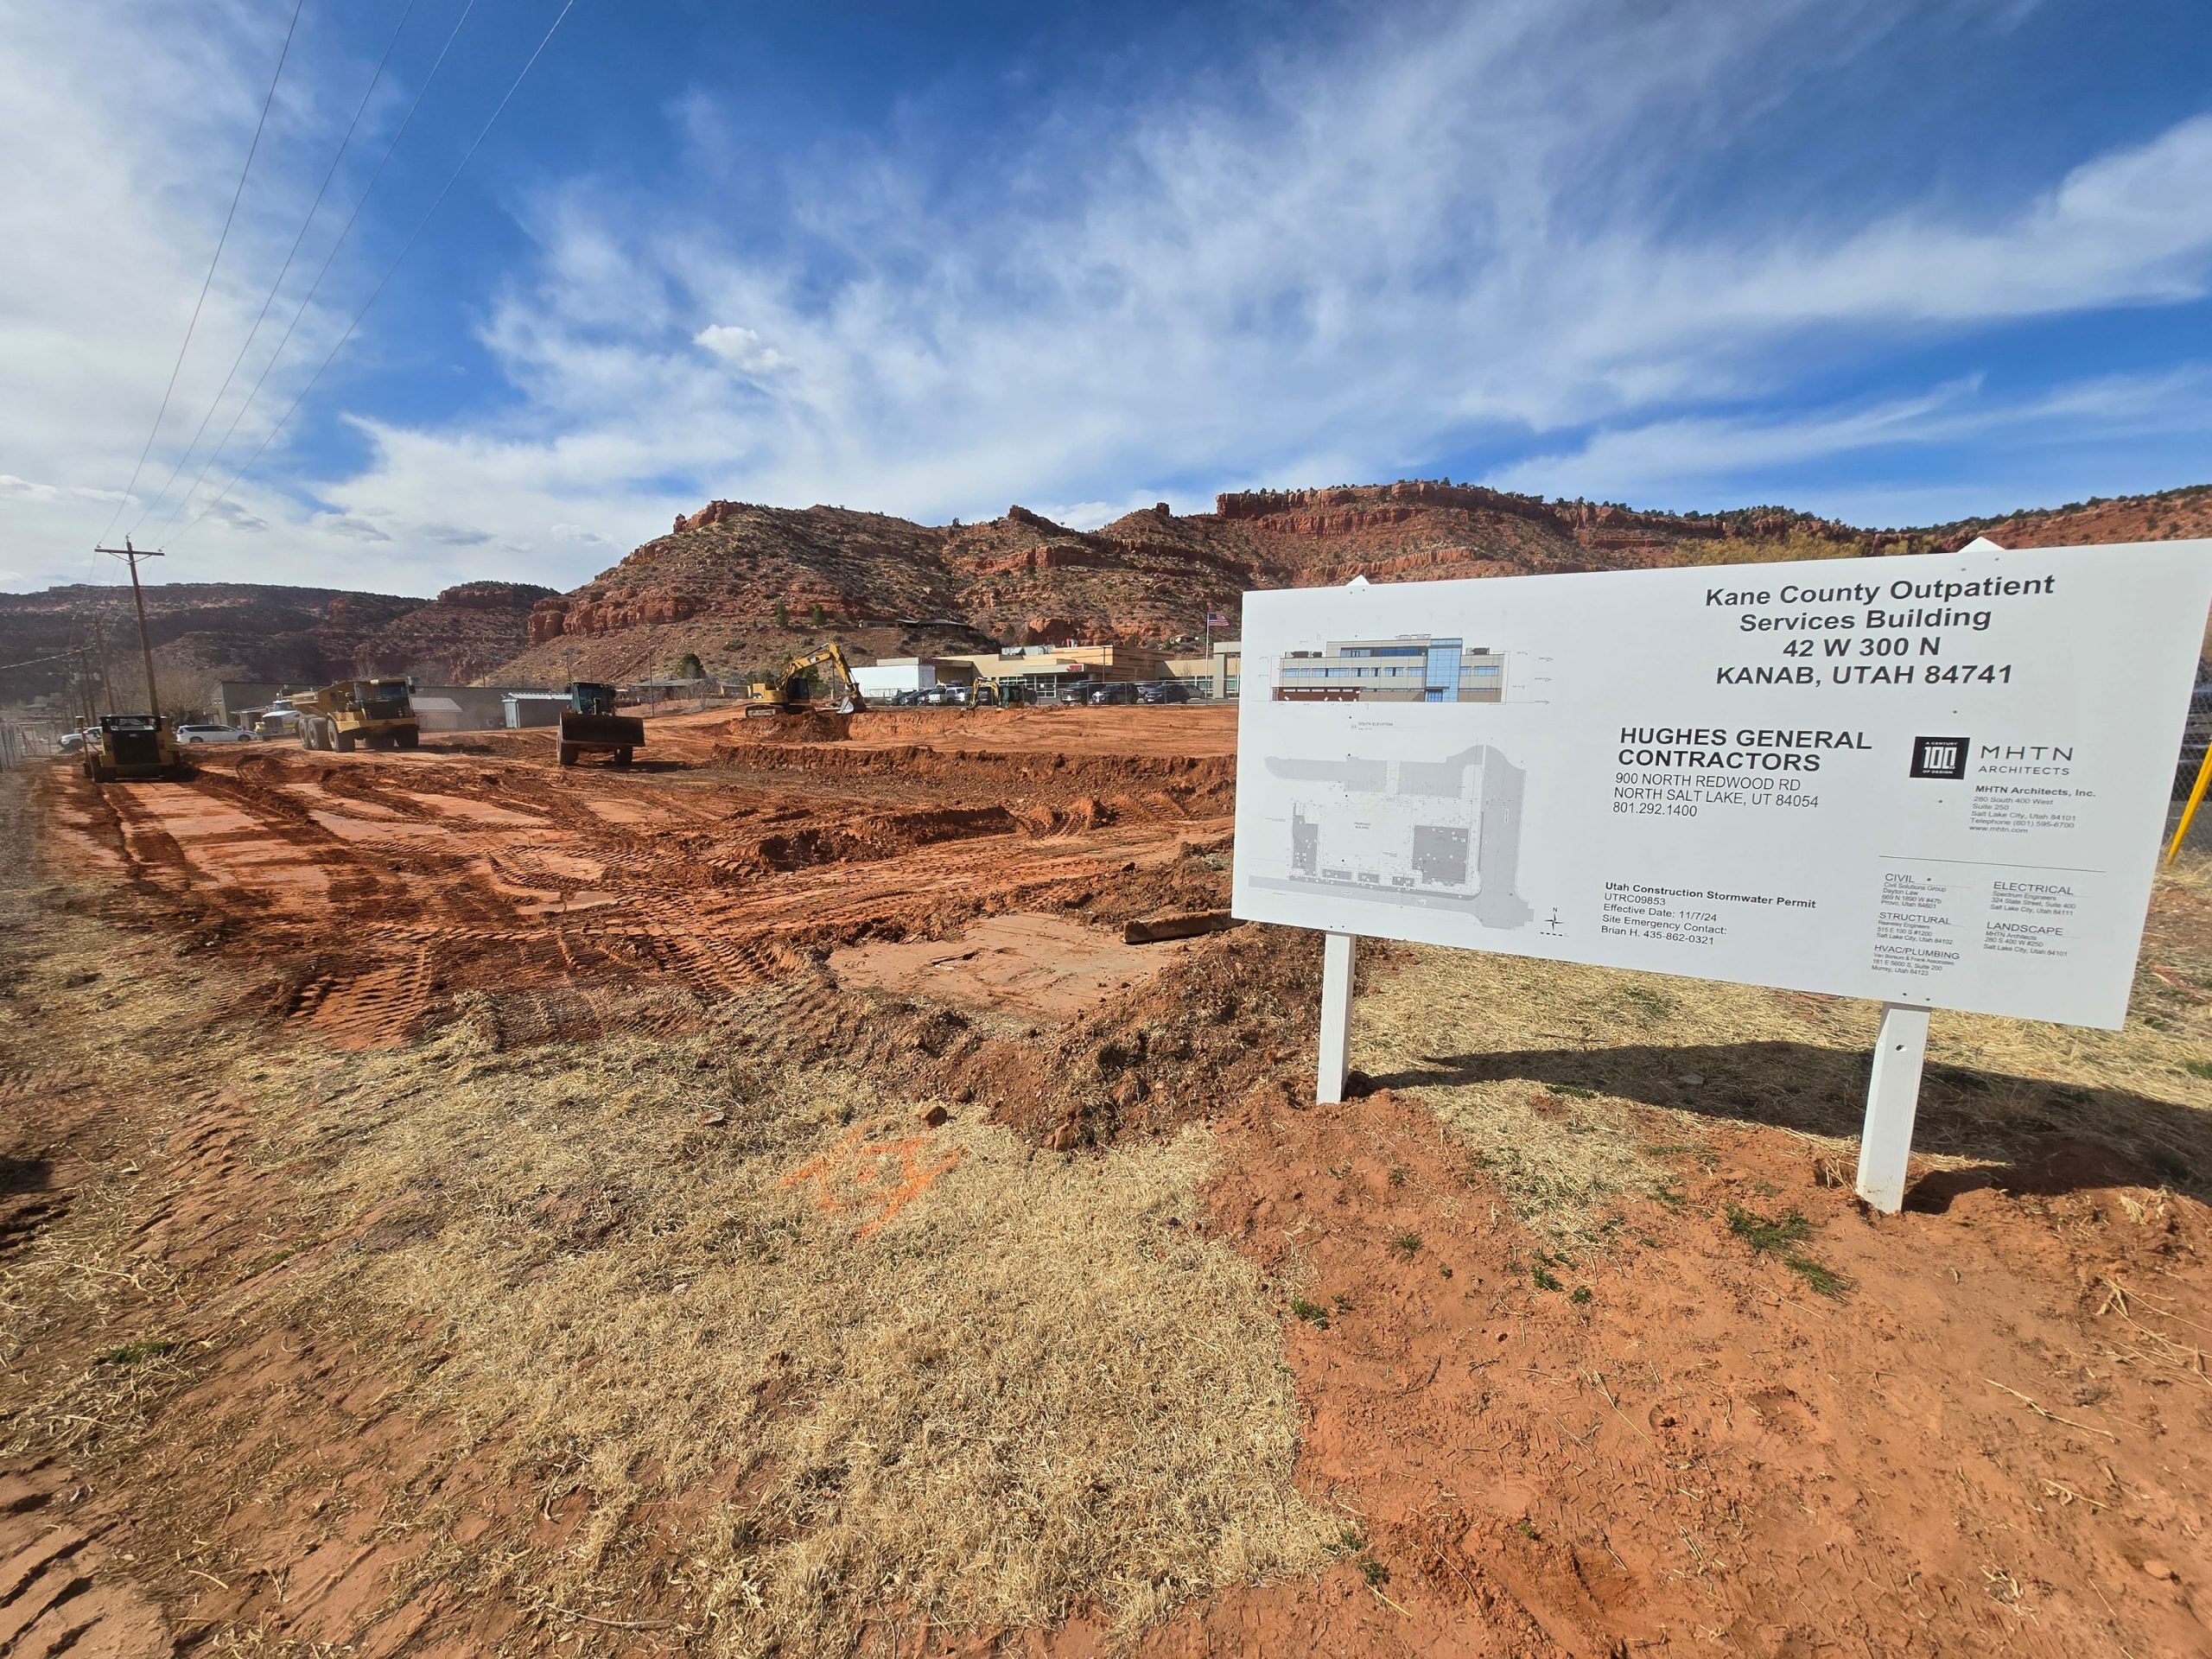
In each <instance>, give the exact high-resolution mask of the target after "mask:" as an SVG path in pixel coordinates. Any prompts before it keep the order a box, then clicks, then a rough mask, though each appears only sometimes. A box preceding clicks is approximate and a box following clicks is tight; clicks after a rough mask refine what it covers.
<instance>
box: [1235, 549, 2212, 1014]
mask: <svg viewBox="0 0 2212 1659" xmlns="http://www.w3.org/2000/svg"><path fill="white" fill-rule="evenodd" d="M2208 604H2212V543H2209V542H2201V541H2200V542H2160V543H2138V544H2134V545H2128V546H2107V547H2094V548H2056V549H2041V550H2032V551H2021V552H2008V551H2004V550H1997V549H1993V548H1990V547H1988V546H1987V545H1986V543H1984V544H1980V545H1978V546H1975V547H1972V548H1968V549H1967V550H1963V551H1961V552H1959V553H1955V554H1948V555H1942V556H1917V557H1891V558H1852V559H1835V560H1821V561H1816V562H1813V563H1799V564H1764V565H1729V566H1721V567H1704V568H1694V569H1666V570H1640V571H1628V572H1615V573H1608V574H1603V575H1560V576H1516V577H1497V578H1489V579H1484V580H1481V581H1471V582H1413V583H1403V584H1395V585H1372V586H1370V585H1355V586H1353V587H1351V588H1296V589H1290V590H1287V591H1281V592H1272V593H1255V594H1249V595H1248V596H1247V598H1246V601H1245V607H1244V640H1243V679H1242V689H1241V693H1240V697H1241V706H1240V709H1239V723H1238V735H1237V752H1238V758H1239V765H1238V768H1237V794H1236V899H1235V908H1236V914H1237V915H1239V916H1240V917H1244V918H1249V919H1252V920H1257V921H1268V922H1280V923H1285V924H1288V925H1294V926H1301V927H1313V928H1321V929H1325V930H1328V931H1336V932H1344V933H1359V934H1368V935H1373V936H1379V937H1385V938H1405V939H1416V940H1422V941H1426V942H1427V943H1431V944H1450V945H1461V946H1467V947H1471V948H1474V949H1478V950H1504V951H1510V952H1513V953H1516V954H1518V955H1524V956H1535V957H1553V958H1556V959H1560V960H1565V961H1573V962H1586V963H1600V964H1604V965H1606V966H1611V967H1620V968H1633V969H1649V970H1653V971H1656V972H1662V973H1674V974H1686V975H1693V976H1699V977H1702V978H1708V979H1722V980H1734V981H1739V982H1745V983H1751V984H1766V985H1777V986H1784V987H1789V988H1795V989H1801V990H1811V991H1825V992H1831V993H1834V994H1838V995H1849V996H1864V997H1873V998H1878V999H1880V1000H1882V1001H1890V1002H1899V1003H1906V1004H1912V1005H1918V1006H1926V1007H1956V1008H1969V1009H1974V1010H1978V1011H1980V1012H1984V1013H1992V1014H2014V1015H2018V1016H2022V1017H2024V1018H2031V1019H2043V1020H2063V1021H2066V1022H2069V1023H2072V1024H2080V1025H2092V1026H2104V1027H2117V1026H2118V1025H2119V1024H2120V1021H2121V1019H2122V1017H2123V1015H2124V1014H2125V1013H2126V1005H2127V994H2128V988H2129V985H2130V983H2131V981H2132V978H2133V971H2134V963H2135V954H2136V949H2137V946H2138V944H2139V940H2140V938H2141V933H2142V926H2143V917H2144V912H2145V906H2146V905H2147V903H2148V901H2149V895H2150V887H2151V878H2152V868H2153V865H2154V862H2155V859H2156V856H2157V851H2158V836H2159V831H2160V829H2161V827H2162V825H2163V823H2164V816H2165V806H2166V802H2167V798H2168V796H2169V794H2170V792H2171V785H2172V782H2173V777H2174V765H2175V760H2174V757H2175V754H2176V752H2177V747H2178V746H2179V742H2180V737H2181V728H2182V721H2183V717H2184V714H2185V711H2186V709H2187V706H2188V702H2189V696H2190V685H2191V683H2192V682H2193V679H2194V677H2195V671H2196V659H2197V654H2198V651H2199V649H2200V647H2201V645H2202V633H2203V626H2204V618H2205V612H2206V607H2207V606H2208Z"/></svg>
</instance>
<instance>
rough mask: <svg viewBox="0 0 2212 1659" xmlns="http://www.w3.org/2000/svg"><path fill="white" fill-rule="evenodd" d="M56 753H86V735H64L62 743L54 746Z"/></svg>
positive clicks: (62, 735)
mask: <svg viewBox="0 0 2212 1659" xmlns="http://www.w3.org/2000/svg"><path fill="white" fill-rule="evenodd" d="M84 752H85V734H83V733H82V732H64V733H62V734H61V741H60V742H59V743H56V744H55V745H54V753H56V754H82V753H84Z"/></svg>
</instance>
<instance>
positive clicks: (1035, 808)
mask: <svg viewBox="0 0 2212 1659" xmlns="http://www.w3.org/2000/svg"><path fill="white" fill-rule="evenodd" d="M742 747H743V749H744V753H742V755H741V757H740V760H739V762H738V763H737V764H733V765H730V766H717V767H715V768H713V769H710V770H709V771H706V772H668V773H661V774H629V775H620V774H607V775H601V774H600V773H597V772H591V773H583V772H569V773H563V772H550V771H549V772H543V773H540V772H533V771H531V770H528V769H526V768H522V767H518V766H512V765H511V764H507V765H487V764H486V763H485V762H483V761H481V760H475V759H463V758H460V757H455V756H450V755H439V754H437V753H434V752H432V753H415V754H404V755H400V754H394V755H386V754H375V755H363V754H357V755H352V756H346V757H343V758H333V757H327V756H321V755H317V756H314V757H308V756H306V755H294V754H292V753H288V752H283V751H276V752H270V751H257V752H253V753H247V754H245V755H243V756H239V757H237V758H235V759H234V760H230V763H229V764H227V765H226V764H219V763H211V764H208V765H207V766H203V767H202V768H201V769H200V772H198V774H197V775H196V776H195V777H194V779H192V780H191V781H189V782H188V783H185V784H181V785H140V786H132V787H121V788H110V789H107V790H99V789H97V788H95V787H94V786H93V785H90V784H89V783H86V782H83V781H82V780H80V779H77V780H67V781H64V782H63V783H62V784H61V785H60V786H59V794H60V799H59V800H57V801H56V803H55V805H56V806H57V807H66V808H67V810H70V811H71V812H73V813H77V814H81V815H84V816H86V817H87V819H88V820H89V821H91V822H92V823H101V824H105V826H107V833H108V835H109V836H110V838H111V839H112V841H113V843H114V844H115V845H116V846H117V848H118V849H119V854H120V855H121V856H122V857H123V858H124V861H125V867H126V871H127V886H128V888H129V890H130V895H131V902H129V903H126V904H125V905H124V906H119V907H117V908H115V909H113V910H111V912H110V916H111V919H116V920H135V921H137V923H139V924H140V925H144V924H145V923H148V922H151V923H152V924H153V925H156V927H160V928H164V929H176V928H183V929H188V930H191V931H194V932H195V933H196V934H197V935H199V936H200V938H202V940H203V941H204V942H206V943H209V944H219V945H226V946H232V947H237V948H239V949H241V950H244V951H245V954H246V955H247V956H248V957H251V959H252V960H253V962H254V963H255V964H256V966H257V969H259V971H260V973H261V975H262V976H263V979H262V981H261V986H262V988H261V989H260V990H259V991H258V992H257V993H256V994H255V998H256V1000H257V1001H258V1004H259V1006H261V1007H265V1008H267V1009H268V1010H269V1011H270V1012H272V1013H274V1014H277V1015H278V1016H280V1017H282V1018H284V1019H287V1020H293V1021H296V1022H297V1023H298V1024H300V1026H301V1027H302V1028H303V1029H306V1030H308V1031H311V1032H314V1033H316V1034H317V1035H319V1036H321V1037H322V1038H324V1039H327V1040H328V1041H331V1042H333V1043H334V1044H337V1045H339V1046H346V1047H367V1046H382V1045H386V1044H390V1043H394V1042H398V1041H402V1040H404V1039H405V1038H406V1037H407V1036H408V1035H410V1033H413V1032H415V1031H417V1030H419V1029H421V1028H422V1027H423V1026H424V1025H425V1024H426V1023H428V1022H429V1021H430V1020H433V1019H435V1018H436V1017H438V1016H439V1015H440V1014H441V1013H442V1012H443V1011H446V1010H449V1009H450V1008H451V1007H453V1006H454V1003H455V1001H456V1000H457V999H458V998H460V997H461V996H462V995H467V994H470V993H477V992H481V993H486V994H488V995H490V996H491V997H492V998H493V1001H494V1002H495V1003H496V1004H501V1005H511V1006H506V1011H505V1014H503V1015H502V1018H501V1023H502V1028H503V1031H505V1032H506V1033H508V1034H510V1035H512V1037H513V1039H515V1040H533V1038H532V1036H531V1033H543V1036H545V1037H583V1036H588V1035H592V1034H595V1033H598V1032H601V1031H604V1030H607V1029H611V1028H614V1027H640V1028H647V1029H654V1030H670V1029H674V1028H677V1027H680V1026H682V1025H683V1024H684V1023H685V1022H687V1021H690V1020H696V1019H697V1018H699V1017H700V1016H701V1014H702V1011H703V1009H704V1008H705V1007H708V1006H710V1005H711V1004H713V1003H715V1002H716V1001H721V1000H722V999H724V998H726V997H728V996H729V995H733V994H734V993H736V992H738V991H741V990H743V989H745V988H749V987H753V986H758V985H759V984H760V983H762V982H764V981H766V980H771V979H774V978H777V977H779V976H785V975H788V974H790V973H791V972H793V971H794V970H795V969H797V968H798V967H799V966H801V965H803V964H804V963H805V962H806V961H808V960H809V959H810V958H811V957H818V956H820V955H821V954H822V953H823V952H825V951H827V950H829V949H832V948H834V947H836V946H837V945H840V944H848V943H851V942H853V941H855V940H858V939H864V938H906V937H909V936H911V935H912V934H913V933H914V932H916V931H925V932H927V931H942V930H943V929H944V928H947V927H951V926H957V925H960V924H961V923H962V922H963V921H965V920H966V919H968V918H971V917H973V916H976V915H979V914H985V913H989V912H994V911H998V910H1003V909H1007V908H1013V907H1017V906H1023V905H1028V904H1036V903H1040V902H1046V903H1050V902H1054V901H1055V895H1065V894H1070V893H1085V894H1088V893H1096V892H1098V891H1101V890H1105V889H1110V888H1111V887H1112V886H1113V885H1114V883H1115V882H1116V881H1117V880H1122V879H1124V878H1128V877H1130V876H1134V875H1137V874H1140V873H1141V872H1142V871H1144V870H1147V869H1149V868H1153V867H1154V866H1155V865H1156V864H1158V863H1159V862H1160V861H1163V860H1166V859H1170V858H1172V857H1173V856H1174V854H1175V850H1176V848H1177V845H1178V841H1179V837H1180V836H1183V835H1185V834H1186V833H1188V832H1189V831H1190V830H1191V829H1193V828H1194V827H1196V828H1199V829H1211V830H1216V831H1218V830H1225V829H1227V827H1228V819H1227V817H1226V813H1227V810H1228V805H1229V803H1228V797H1227V794H1226V792H1225V786H1226V783H1227V780H1228V779H1229V776H1230V774H1229V772H1228V769H1227V765H1226V763H1225V762H1224V761H1222V760H1218V759H1212V760H1186V759H1178V758H1173V757H1170V758H1166V759H1160V758H1157V757H1131V758H1130V759H1129V760H1128V762H1127V763H1126V764H1124V763H1122V761H1120V760H1115V759H1111V758H1101V757H1095V756H1093V757H1078V758H1077V759H1075V760H1069V759H1068V758H1067V757H1064V756H1059V755H1052V754H1035V753H1031V754H1024V753H988V754H976V753H957V754H946V753H939V752H937V751H934V750H931V749H929V748H926V747H921V746H916V745H900V746H893V747H884V748H874V749H863V748H853V749H845V750H841V749H839V748H838V747H837V746H835V745H818V746H812V747H809V746H805V745H792V744H757V745H747V746H742ZM226 759H228V758H227V757H226ZM1117 785H1118V786H1117Z"/></svg>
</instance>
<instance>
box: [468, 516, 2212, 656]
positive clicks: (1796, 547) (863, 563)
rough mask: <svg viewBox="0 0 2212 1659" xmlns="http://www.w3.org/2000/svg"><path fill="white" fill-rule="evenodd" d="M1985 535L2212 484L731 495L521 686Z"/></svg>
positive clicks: (1858, 551)
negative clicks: (1801, 494)
mask: <svg viewBox="0 0 2212 1659" xmlns="http://www.w3.org/2000/svg"><path fill="white" fill-rule="evenodd" d="M1985 531H1986V532H1987V533H1990V534H1992V535H1993V536H1994V537H1996V539H1998V540H1999V541H2003V542H2006V543H2008V544H2011V545H2020V546H2027V545H2034V544H2036V543H2043V544H2046V545H2048V544H2050V543H2058V542H2064V541H2068V540H2081V541H2094V540H2122V539H2135V538H2138V537H2151V536H2183V535H2190V534H2205V533H2212V486H2200V487H2197V488H2194V489H2188V490H2177V491H2171V492H2169V493H2166V494H2164V495H2160V496H2152V497H2139V498H2132V499H2129V500H2126V501H2106V502H2093V503H2080V504H2075V505H2072V506H2069V507H2066V508H2061V509H2055V510H2052V511H2050V512H2036V513H2027V514H2017V515H2013V516H2012V517H2010V518H2005V519H2001V520H1974V521H1966V522H1961V523H1958V524H1943V525H1936V526H1932V527H1923V528H1916V529H1884V530H1870V529H1862V528H1859V527H1856V526H1853V525H1850V524H1839V523H1837V522H1835V521H1834V520H1832V519H1826V518H1818V517H1815V515H1812V514H1809V513H1802V512H1793V511H1791V510H1789V509H1788V508H1784V507H1775V506H1762V507H1748V508H1742V509H1737V510H1733V511H1730V512H1713V513H1671V512H1641V511H1638V510H1636V509H1634V508H1630V507H1627V506H1624V505H1619V504H1618V503H1611V502H1593V501H1579V500H1577V501H1568V500H1559V501H1545V500H1540V499H1536V498H1535V497H1532V496H1522V495H1515V494H1512V493H1508V492H1504V491H1500V490H1492V489H1486V488H1484V487H1481V486H1475V485H1465V484H1452V483H1447V482H1440V481H1433V480H1406V481H1402V482H1399V483H1395V484H1382V485H1359V486H1339V487H1334V488H1328V489H1299V490H1279V491H1275V490H1267V491H1245V492H1239V493H1230V494H1224V495H1222V496H1220V497H1218V498H1217V499H1216V502H1215V508H1214V511H1213V512H1211V513H1198V514H1191V515H1185V516H1178V515H1177V514H1175V513H1173V512H1170V511H1169V510H1168V508H1167V506H1166V505H1165V504H1164V503H1163V504H1161V505H1156V506H1153V507H1148V508H1145V509H1143V510H1141V511H1139V512H1132V513H1129V514H1127V515H1126V516H1124V517H1122V518H1118V519H1116V521H1114V522H1113V523H1112V524H1107V525H1105V526H1103V528H1101V529H1098V530H1096V531H1076V530H1072V529H1070V528H1069V527H1068V526H1066V525H1064V524H1055V523H1053V522H1052V520H1051V519H1050V518H1046V517H1045V516H1044V515H1043V514H1040V513H1038V512H1033V511H1032V510H1030V509H1028V508H1026V507H1021V506H1013V507H1009V508H1008V509H1007V512H1005V513H1004V514H1002V515H1001V517H999V518H994V519H990V520H988V521H987V522H984V523H982V524H948V525H942V526H936V525H927V524H913V523H911V522H909V521H908V520H906V519H902V518H889V517H887V516H885V515H883V514H880V513H865V512H854V511H852V510H850V509H848V508H843V507H826V506H817V507H810V508H805V509H803V510H801V509H792V508H782V507H768V506H760V505H752V504H749V503H746V502H738V501H724V500H716V501H711V502H709V503H708V504H707V505H705V506H704V507H702V509H701V510H700V511H699V512H695V513H691V514H688V515H685V516H683V517H682V518H677V520H676V523H675V525H674V527H673V528H672V529H671V531H670V532H669V534H667V535H666V536H663V537H657V538H655V539H654V540H652V541H650V542H647V543H645V544H644V545H643V546H642V547H640V548H639V549H638V550H636V551H635V552H634V553H632V554H631V555H630V556H629V557H627V558H626V559H624V560H623V561H622V562H621V563H620V564H617V565H616V566H614V567H613V569H609V570H607V571H606V572H604V573H603V574H602V575H600V576H598V577H597V578H595V579H594V580H593V581H592V582H587V583H585V584H584V586H582V588H577V589H575V591H574V592H573V593H569V594H561V595H556V596H553V597H549V598H546V599H543V600H541V601H538V602H537V605H536V606H535V607H534V608H533V609H532V610H531V615H530V620H529V640H530V645H531V649H530V650H529V651H528V652H525V653H524V655H523V657H522V658H519V659H518V661H517V662H516V663H515V664H512V667H511V669H510V671H511V672H512V673H514V674H516V675H517V676H518V677H557V672H558V671H561V670H562V669H563V668H565V667H571V666H572V667H574V668H575V670H576V671H579V672H582V671H589V672H592V673H595V674H605V675H635V674H644V673H653V672H661V673H664V672H667V671H669V670H670V669H671V667H673V665H674V664H676V663H677V661H678V660H679V659H680V658H682V657H683V656H685V655H696V656H697V657H698V658H700V660H701V662H702V664H703V665H704V666H706V667H707V668H708V669H709V670H710V671H717V672H728V673H738V672H742V671H747V670H748V669H751V668H754V667H758V666H760V665H762V664H766V663H768V662H771V661H772V660H774V659H776V658H778V657H779V656H781V655H782V654H783V653H784V652H786V651H788V650H789V649H791V647H792V646H793V645H797V644H799V643H802V642H803V641H804V640H805V639H812V638H815V637H817V636H819V635H835V636H836V637H839V638H841V639H845V640H846V641H847V642H848V643H849V644H850V645H855V646H856V647H858V648H860V649H861V650H864V651H868V652H914V651H926V650H931V649H948V648H951V646H950V645H949V644H947V643H946V642H948V641H957V640H959V639H963V638H967V639H983V640H1001V641H1039V640H1045V639H1055V640H1057V639H1075V640H1078V641H1083V642H1090V643H1107V642H1115V641H1126V642H1132V643H1143V644H1147V645H1171V646H1172V645H1174V644H1175V643H1177V642H1179V641H1185V640H1191V639H1197V638H1198V637H1199V636H1201V635H1202V634H1203V632H1204V631H1205V618H1206V616H1207V614H1208V613H1217V614H1221V615H1225V616H1227V617H1228V618H1229V619H1230V620H1229V622H1228V624H1227V627H1228V630H1229V631H1230V632H1234V631H1235V629H1236V626H1238V619H1237V606H1238V601H1239V596H1240V595H1241V594H1243V593H1244V592H1245V591H1246V590H1247V589H1249V588H1255V587H1285V586H1314V585H1320V584H1327V583H1335V582H1346V581H1349V580H1351V578H1352V577H1353V576H1355V575H1366V576H1368V577H1370V578H1372V579H1376V580H1391V581H1425V580H1437V579H1441V578H1445V577H1454V576H1486V575H1508V574H1514V573H1523V572H1536V571H1573V570H1592V569H1624V568H1632V567H1636V566H1643V565H1658V564H1681V563H1737V562H1742V561H1750V560H1765V559H1777V558H1825V557H1847V556H1872V555H1877V554H1886V553H1913V552H1928V551H1934V550H1940V549H1945V548H1953V547H1958V546H1961V545H1962V544H1964V543H1966V542H1967V541H1969V540H1971V539H1972V538H1973V537H1974V536H1975V535H1976V534H1980V533H1983V532H1985ZM779 618H780V620H779ZM817 619H818V620H817ZM932 642H935V643H932ZM969 648H973V647H972V646H970V647H969Z"/></svg>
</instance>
